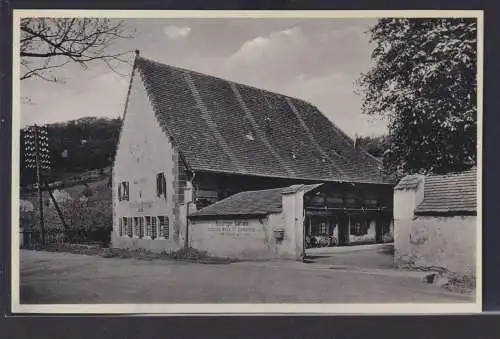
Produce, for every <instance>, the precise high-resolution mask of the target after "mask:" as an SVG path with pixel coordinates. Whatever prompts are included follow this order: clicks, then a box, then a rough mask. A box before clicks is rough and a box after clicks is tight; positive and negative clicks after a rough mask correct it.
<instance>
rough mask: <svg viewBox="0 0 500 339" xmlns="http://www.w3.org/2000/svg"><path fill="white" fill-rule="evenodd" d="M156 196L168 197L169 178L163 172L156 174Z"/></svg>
mask: <svg viewBox="0 0 500 339" xmlns="http://www.w3.org/2000/svg"><path fill="white" fill-rule="evenodd" d="M156 196H157V197H161V196H163V198H165V199H166V198H167V180H166V179H165V173H163V172H162V173H158V174H157V175H156Z"/></svg>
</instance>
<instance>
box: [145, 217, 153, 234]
mask: <svg viewBox="0 0 500 339" xmlns="http://www.w3.org/2000/svg"><path fill="white" fill-rule="evenodd" d="M144 218H145V219H146V237H151V233H153V232H152V230H151V217H144Z"/></svg>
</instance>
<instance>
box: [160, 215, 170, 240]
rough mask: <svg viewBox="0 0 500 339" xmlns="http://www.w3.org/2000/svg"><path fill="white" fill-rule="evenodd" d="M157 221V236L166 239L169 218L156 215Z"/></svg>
mask: <svg viewBox="0 0 500 339" xmlns="http://www.w3.org/2000/svg"><path fill="white" fill-rule="evenodd" d="M158 223H159V226H160V232H159V233H160V234H159V237H160V238H163V239H168V237H169V220H168V217H166V216H160V217H158Z"/></svg>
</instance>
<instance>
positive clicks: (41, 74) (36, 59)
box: [20, 17, 133, 82]
mask: <svg viewBox="0 0 500 339" xmlns="http://www.w3.org/2000/svg"><path fill="white" fill-rule="evenodd" d="M20 28H21V44H20V56H21V66H22V70H23V72H22V75H21V80H24V79H28V78H31V77H38V78H40V79H43V80H46V81H51V82H57V81H58V80H59V79H58V78H57V77H56V76H55V75H54V74H53V73H52V71H53V69H56V68H60V67H63V66H65V65H66V64H68V63H71V62H74V63H77V64H79V65H81V66H82V67H84V68H86V67H87V65H88V63H89V62H92V61H101V62H103V63H104V64H106V65H107V66H108V67H109V68H110V69H111V70H113V71H116V66H117V65H118V64H120V63H125V62H127V61H126V60H125V59H123V55H124V54H126V53H128V52H111V51H110V49H109V47H110V46H111V44H112V43H113V42H115V41H116V40H118V39H130V38H132V37H133V33H132V32H127V30H126V29H124V27H123V22H122V21H116V20H110V19H101V18H38V17H37V18H23V19H21V27H20Z"/></svg>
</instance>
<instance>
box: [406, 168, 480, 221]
mask: <svg viewBox="0 0 500 339" xmlns="http://www.w3.org/2000/svg"><path fill="white" fill-rule="evenodd" d="M476 172H477V170H476V168H473V169H471V170H469V171H466V172H462V173H456V174H448V175H430V176H428V177H426V178H425V184H424V200H423V201H422V203H421V204H420V205H419V206H418V207H417V209H416V210H415V214H416V215H419V214H420V215H422V214H432V213H450V214H453V213H456V214H459V213H475V212H476V211H477V194H476V189H477V173H476Z"/></svg>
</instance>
